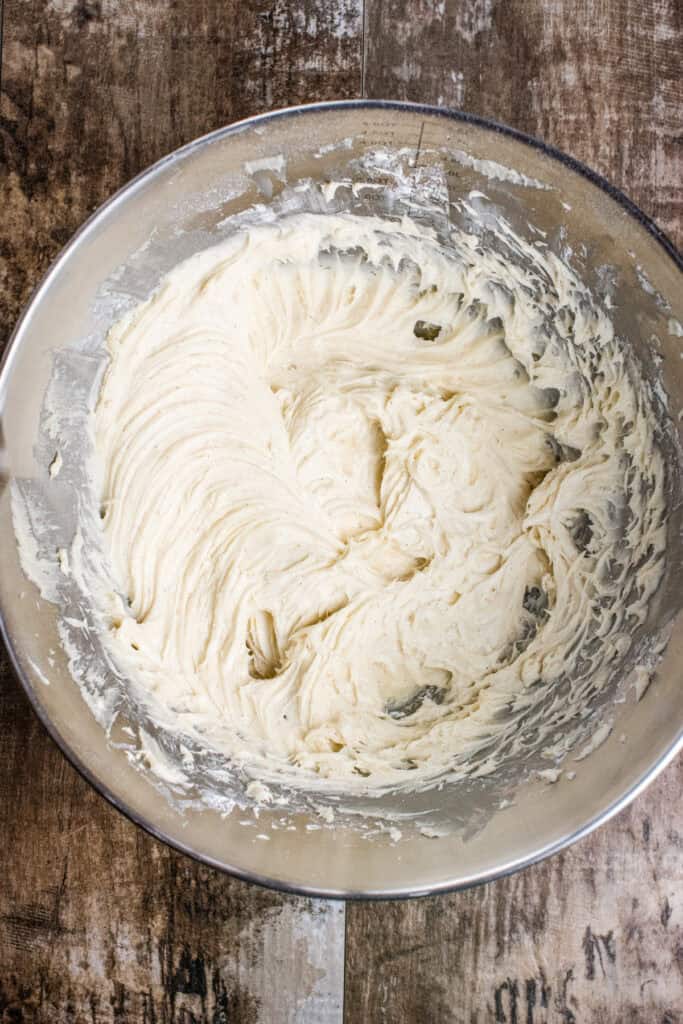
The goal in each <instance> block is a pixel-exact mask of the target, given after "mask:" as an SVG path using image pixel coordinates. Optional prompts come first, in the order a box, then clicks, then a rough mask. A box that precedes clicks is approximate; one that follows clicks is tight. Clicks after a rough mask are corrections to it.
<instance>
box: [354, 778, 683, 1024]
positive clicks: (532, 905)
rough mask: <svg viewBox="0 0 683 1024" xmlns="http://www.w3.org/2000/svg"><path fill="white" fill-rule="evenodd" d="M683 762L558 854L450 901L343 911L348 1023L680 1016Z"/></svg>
mask: <svg viewBox="0 0 683 1024" xmlns="http://www.w3.org/2000/svg"><path fill="white" fill-rule="evenodd" d="M682 784H683V761H681V760H680V759H679V761H678V762H677V763H676V764H675V765H673V766H671V767H670V768H669V769H668V771H666V772H665V773H664V774H663V776H662V777H661V778H660V779H659V780H658V781H657V782H655V783H654V784H653V785H652V786H651V787H650V789H649V790H648V793H647V795H645V796H643V797H642V798H641V799H639V800H638V801H636V803H635V804H634V805H633V806H632V807H631V808H629V809H628V810H627V811H626V812H625V813H623V814H621V815H620V816H619V817H618V818H617V820H616V821H614V822H612V823H610V824H609V825H606V826H605V827H604V828H602V829H600V830H598V832H597V833H595V834H594V835H593V836H591V837H589V838H588V839H586V840H584V841H583V842H581V843H579V844H577V845H576V846H574V847H573V848H571V849H570V850H568V851H567V852H566V853H564V854H560V855H559V856H556V857H553V858H551V859H550V860H548V861H545V862H544V863H542V864H539V865H536V866H535V867H532V868H528V869H527V870H526V871H523V872H520V873H518V874H516V875H513V876H512V877H511V878H508V879H504V880H502V881H499V882H495V883H493V884H491V885H486V886H482V887H481V888H478V889H471V890H469V891H467V892H463V893H459V894H455V895H452V896H441V897H430V898H429V899H425V900H415V901H411V902H409V903H402V904H399V903H393V904H363V905H350V906H349V907H348V910H347V965H346V1004H345V1005H346V1019H347V1020H349V1021H356V1020H358V1021H361V1020H362V1021H364V1022H367V1024H375V1022H380V1021H402V1022H406V1024H408V1022H411V1024H412V1022H413V1021H415V1022H418V1021H419V1022H422V1021H439V1022H442V1024H450V1022H453V1024H456V1022H457V1024H464V1022H466V1024H488V1022H495V1024H506V1022H507V1024H561V1022H564V1024H592V1022H593V1021H596V1022H597V1021H599V1022H601V1024H610V1022H614V1024H627V1022H633V1024H636V1022H637V1024H645V1022H647V1024H655V1022H656V1024H680V1022H681V1021H683V867H682V860H683V818H682V817H681V815H680V813H675V812H674V813H672V809H673V808H675V807H676V805H677V804H678V803H679V794H680V790H681V785H682Z"/></svg>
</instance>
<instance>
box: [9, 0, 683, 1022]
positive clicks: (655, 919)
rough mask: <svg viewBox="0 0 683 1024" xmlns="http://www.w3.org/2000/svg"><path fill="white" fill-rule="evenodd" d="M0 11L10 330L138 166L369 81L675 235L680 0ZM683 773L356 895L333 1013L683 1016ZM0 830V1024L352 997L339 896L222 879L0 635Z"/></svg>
mask: <svg viewBox="0 0 683 1024" xmlns="http://www.w3.org/2000/svg"><path fill="white" fill-rule="evenodd" d="M0 2H1V0H0ZM4 7H5V11H4V26H5V37H4V45H3V49H2V95H1V97H0V143H1V145H2V151H1V155H0V191H1V201H2V217H0V339H1V338H2V337H6V335H7V334H8V332H9V330H10V329H11V325H12V323H13V321H14V319H15V318H16V316H17V314H18V311H19V310H20V308H21V306H22V305H23V303H24V302H25V300H26V298H27V296H28V294H29V292H30V289H31V288H32V287H33V285H34V284H35V283H36V281H37V279H38V277H39V276H40V274H41V273H42V272H43V270H44V269H45V268H46V267H47V265H48V263H49V262H50V260H51V259H52V257H53V256H54V255H55V253H56V252H57V251H58V250H59V248H60V247H61V245H62V244H63V243H64V242H65V241H66V240H67V239H68V237H69V236H70V235H71V233H72V232H73V231H74V230H75V229H76V228H77V227H78V225H79V224H80V223H81V222H82V220H83V219H84V218H85V217H86V216H87V215H88V213H90V212H91V211H92V210H93V209H94V208H95V207H96V206H97V205H98V204H99V203H100V202H101V201H102V200H103V199H105V198H106V197H107V196H108V195H109V194H110V193H111V192H112V191H113V190H114V189H115V188H117V187H119V185H121V184H122V183H123V182H124V181H125V180H127V179H128V178H129V177H130V176H132V175H133V174H135V173H136V172H137V171H138V170H140V169H141V168H142V167H144V166H146V165H147V164H148V163H150V162H151V161H153V160H154V159H156V158H158V157H159V156H161V155H163V154H164V153H166V152H168V151H169V150H171V149H173V148H174V147H176V146H178V145H180V144H181V143H183V142H185V141H188V140H189V139H191V138H193V137H196V136H197V135H200V134H202V133H203V132H206V131H208V130H211V129H212V128H215V127H218V126H219V125H221V124H224V123H226V122H228V121H231V120H234V119H235V118H238V117H242V116H246V115H248V114H251V113H254V112H257V111H259V110H263V109H266V108H269V107H277V106H284V105H287V104H289V103H296V102H303V101H309V100H310V101H312V100H316V99H329V98H335V97H344V96H354V95H357V94H359V91H360V90H361V88H363V89H364V90H365V94H367V95H369V96H387V97H396V98H409V99H414V100H424V101H429V102H435V103H446V104H451V105H454V106H458V107H463V108H465V109H469V110H472V111H475V112H478V113H482V114H485V115H487V116H489V117H493V118H495V119H498V120H502V121H506V122H508V123H510V124H513V125H515V126H516V127H518V128H521V129H523V130H525V131H528V132H530V133H532V134H536V135H540V136H542V137H544V138H545V139H547V140H548V141H550V142H553V143H555V144H556V145H558V146H560V147H561V148H564V149H566V150H567V151H569V152H571V153H573V154H574V155H575V156H577V157H579V158H580V159H583V160H585V161H586V162H587V163H589V164H591V165H592V166H594V167H595V168H596V169H597V170H599V171H601V172H602V173H604V174H606V175H607V176H608V177H610V178H611V179H612V180H613V181H614V182H615V183H616V184H618V185H620V186H621V187H622V188H624V190H625V191H626V192H627V193H628V194H630V195H631V196H632V197H633V198H634V199H635V200H636V201H637V202H639V203H640V204H641V205H642V206H643V208H644V209H645V210H646V211H647V212H648V213H650V214H652V215H653V216H655V217H656V218H657V219H658V220H659V221H660V223H661V224H662V226H663V227H664V228H665V229H666V230H667V231H668V232H669V234H670V235H671V236H672V237H673V238H674V239H676V240H677V241H678V242H679V243H680V242H681V241H682V240H683V224H682V209H681V207H682V204H683V200H682V198H681V188H680V185H681V171H682V170H683V167H682V160H683V157H682V155H681V154H682V145H681V141H682V137H683V131H682V130H681V85H680V80H681V74H680V72H681V67H680V56H679V53H680V49H681V45H680V44H681V19H682V18H683V8H682V7H681V4H680V3H679V2H678V0H612V2H608V0H552V2H549V0H545V2H544V0H366V2H365V4H364V5H363V4H362V2H361V0H296V2H284V0H270V2H264V0H175V2H168V3H165V2H159V0H5V4H4ZM0 343H1V341H0ZM682 782H683V766H682V765H681V763H680V762H679V764H678V765H674V766H672V767H670V768H669V769H668V770H667V772H666V773H665V774H664V775H663V777H662V778H661V779H660V780H659V781H658V782H657V783H655V784H654V785H653V786H652V787H651V788H650V789H649V790H648V791H647V793H646V794H644V795H643V796H642V797H641V798H640V799H639V800H638V801H637V802H636V804H635V805H634V806H633V807H632V808H631V809H630V810H628V811H627V812H625V813H624V814H623V815H621V816H620V817H619V818H618V819H617V820H616V821H614V822H612V823H611V824H609V825H607V826H606V827H605V828H603V829H601V830H600V831H599V832H598V833H597V834H596V835H595V836H593V837H591V838H589V839H587V840H585V841H584V842H582V843H581V844H579V845H578V846H576V847H574V848H573V849H572V850H570V851H568V852H567V853H566V854H564V855H562V856H560V857H556V858H554V859H553V860H551V861H549V862H547V863H545V864H543V865H540V866H538V867H535V868H532V869H530V870H529V871H526V872H524V873H522V874H520V875H517V876H515V877H513V878H511V879H508V880H505V881H502V882H499V883H496V884H494V885H490V886H487V887H484V888H481V889H477V890H473V891H471V892H467V893H463V894H460V895H455V896H450V897H446V898H437V899H429V900H423V901H419V902H413V903H404V904H382V905H379V904H368V905H353V906H349V908H348V910H347V957H346V986H345V998H346V1005H345V1013H344V1017H345V1019H346V1020H348V1021H350V1022H352V1024H356V1022H362V1024H366V1022H368V1024H374V1022H375V1021H378V1022H383V1021H387V1022H392V1024H393V1022H395V1021H401V1022H406V1024H412V1022H420V1024H422V1022H429V1024H431V1022H432V1021H434V1022H440V1021H445V1022H458V1024H460V1022H461V1021H462V1022H466V1024H484V1022H486V1024H488V1022H493V1024H504V1022H509V1024H550V1022H552V1024H555V1022H565V1024H584V1022H590V1024H592V1022H594V1021H600V1022H619V1024H621V1022H631V1021H633V1022H636V1021H637V1022H639V1024H640V1022H642V1024H679V1022H683V1015H682V1012H683V1011H682V1007H683V871H682V866H681V865H682V854H683V846H682V836H683V815H682V812H681V810H680V809H679V803H680V802H679V793H680V791H681V783H682ZM0 836H1V837H2V839H1V842H0V871H1V872H2V875H1V876H0V877H1V878H2V881H1V882H0V954H1V956H0V1021H1V1022H2V1024H6V1022H10V1021H11V1022H13V1024H16V1022H22V1024H34V1022H35V1024H42V1022H46V1024H53V1022H55V1024H62V1022H67V1021H68V1022H75V1024H81V1022H83V1024H85V1022H88V1024H114V1022H116V1024H128V1022H131V1024H133V1022H137V1021H141V1022H146V1024H147V1022H148V1024H171V1022H173V1024H191V1022H199V1021H201V1022H205V1021H206V1022H211V1024H226V1022H228V1021H229V1022H231V1024H233V1022H239V1024H241V1022H246V1024H252V1022H255V1021H259V1022H268V1024H270V1022H275V1024H279V1022H280V1021H283V1022H284V1021H297V1022H302V1024H307V1022H309V1021H310V1022H313V1021H315V1022H316V1024H318V1022H320V1024H328V1022H330V1024H331V1022H332V1021H337V1020H339V1019H340V1017H341V995H342V992H341V990H342V971H343V951H342V941H343V927H344V910H343V907H341V906H340V905H331V904H324V903H323V904H318V905H316V904H313V903H311V902H310V901H302V900H297V899H294V898H290V897H284V896H280V895H278V894H274V893H269V892H266V891H264V890H260V889H257V888H254V887H249V886H246V885H244V884H242V883H239V882H236V881H232V880H230V879H226V878H224V877H222V876H220V875H218V874H216V873H215V872H213V871H211V870H209V869H207V868H203V867H201V866H199V865H197V864H194V863H193V862H192V861H189V860H188V859H186V858H184V857H182V856H180V855H177V854H174V853H172V852H171V851H169V850H167V849H166V848H165V847H163V846H161V845H160V844H158V843H156V842H155V841H153V840H152V839H150V838H149V837H148V836H146V835H145V834H143V833H142V832H141V831H140V830H138V829H136V828H135V827H134V826H132V825H130V824H129V823H128V822H127V821H125V819H123V818H122V817H120V816H119V815H118V814H116V813H115V812H114V811H113V810H111V809H110V808H109V807H108V805H106V804H105V803H104V801H103V800H102V799H101V798H100V797H99V796H97V795H96V794H95V793H94V792H93V791H92V790H91V789H90V788H89V787H88V786H87V785H86V784H85V783H83V782H82V781H81V780H80V778H79V777H78V776H77V775H76V774H75V772H74V771H73V770H72V769H71V768H70V766H69V765H68V764H67V763H66V762H65V761H64V759H63V758H62V757H61V755H60V754H59V753H58V752H57V751H56V749H55V748H53V746H52V745H51V743H50V742H49V741H48V740H47V738H46V736H45V735H44V733H43V731H42V729H41V728H40V727H39V725H38V724H37V722H36V721H35V719H34V718H33V716H32V713H31V712H30V710H29V708H28V705H27V704H26V701H25V699H24V698H23V695H22V694H21V693H20V691H19V689H18V687H17V685H16V684H15V683H14V681H13V680H12V679H11V677H10V675H9V672H8V668H7V665H6V662H5V661H3V660H2V658H1V657H0Z"/></svg>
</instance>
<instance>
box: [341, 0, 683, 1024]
mask: <svg viewBox="0 0 683 1024" xmlns="http://www.w3.org/2000/svg"><path fill="white" fill-rule="evenodd" d="M682 28H683V7H681V5H680V3H677V2H676V0H623V2H620V3H613V4H605V3H602V2H599V0H553V2H552V3H548V2H547V0H445V2H440V3H438V4H436V3H432V2H431V0H381V2H380V0H368V2H367V5H366V16H365V56H366V60H365V72H364V87H365V93H366V95H368V96H395V97H397V98H399V99H411V100H417V101H423V102H431V103H438V104H446V105H452V106H456V107H461V108H464V109H466V110H470V111H473V112H475V113H479V114H484V115H486V116H488V117H491V118H494V119H496V120H499V121H505V122H507V123H508V124H511V125H513V126H514V127H517V128H519V129H521V130H523V131H526V132H529V133H530V134H532V135H537V136H540V137H542V138H544V139H545V140H546V141H548V142H551V143H554V144H555V145H557V146H559V147H560V148H562V149H564V150H566V151H567V152H569V153H571V154H573V155H574V156H576V157H578V158H579V159H582V160H584V161H585V162H586V163H588V164H590V165H592V166H593V167H595V168H596V169H597V170H598V171H600V172H602V173H603V174H605V175H606V176H607V177H608V178H610V179H611V180H612V181H614V182H615V184H617V185H619V186H620V187H621V188H623V189H624V191H626V193H627V194H629V195H630V196H631V197H632V198H633V199H635V200H636V201H637V202H638V203H639V204H641V205H642V207H643V208H644V209H645V210H646V212H648V213H649V214H651V215H652V216H654V217H655V218H657V219H658V221H659V222H660V223H661V224H662V226H663V227H664V228H665V230H666V231H667V232H668V233H669V234H670V235H671V237H672V238H673V239H674V240H675V241H677V242H678V243H679V244H680V243H681V241H683V191H682V190H681V182H682V181H683V136H682V134H681V113H682V109H683V89H682V87H681V72H682V70H683V68H682V64H681V44H682V42H683V36H682V34H681V31H682ZM682 783H683V763H681V761H680V760H679V762H678V763H677V764H674V765H672V766H670V767H669V768H668V769H667V770H666V772H665V773H664V774H663V776H662V777H661V778H660V779H659V780H658V781H657V782H656V783H655V784H653V786H651V787H650V788H649V789H648V790H647V791H646V793H645V794H643V795H642V796H641V797H640V798H639V799H638V800H637V801H636V802H635V804H634V805H633V806H632V807H631V808H629V809H628V810H627V811H626V812H624V813H622V814H621V815H620V816H619V817H618V818H617V819H616V820H614V821H612V822H610V823H609V824H608V825H606V826H604V827H603V828H602V829H600V830H599V831H598V832H597V833H595V834H594V835H593V836H591V837H589V838H588V839H585V840H584V841H583V842H581V843H579V844H578V845H577V846H575V847H574V848H572V849H571V850H569V851H568V852H566V853H565V854H563V855H560V856H558V857H555V858H553V859H551V860H550V861H547V862H545V863H543V864H541V865H538V866H536V867H533V868H530V869H528V870H527V871H525V872H523V873H521V874H519V875H515V876H513V877H512V878H509V879H505V880H503V881H500V882H497V883H495V884H492V885H488V886H485V887H483V888H480V889H475V890H471V891H469V892H466V893H461V894H457V895H453V896H448V897H445V898H431V899H428V900H424V901H419V902H412V903H403V904H391V905H389V904H366V905H351V906H349V908H348V910H347V953H346V992H345V994H346V1002H345V1008H346V1019H347V1020H349V1021H357V1020H358V1021H361V1020H362V1021H367V1022H372V1024H375V1022H393V1021H410V1022H413V1021H415V1022H418V1021H420V1022H421V1021H439V1022H444V1024H489V1022H491V1024H593V1022H598V1021H599V1022H600V1024H627V1022H633V1024H636V1022H637V1024H678V1022H681V1021H683V810H682V809H681V803H680V799H679V795H680V792H681V785H682Z"/></svg>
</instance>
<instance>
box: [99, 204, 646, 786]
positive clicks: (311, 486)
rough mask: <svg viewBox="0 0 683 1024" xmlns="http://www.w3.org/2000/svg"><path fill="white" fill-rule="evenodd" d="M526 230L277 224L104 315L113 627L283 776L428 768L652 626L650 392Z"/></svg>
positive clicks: (382, 776)
mask: <svg viewBox="0 0 683 1024" xmlns="http://www.w3.org/2000/svg"><path fill="white" fill-rule="evenodd" d="M516 246H517V247H516V250H515V252H516V258H514V259H513V258H506V257H505V255H503V254H502V252H501V251H495V250H493V249H492V250H491V251H490V252H487V251H485V250H484V248H483V247H482V245H481V241H480V239H478V238H476V237H474V236H470V235H467V234H465V233H463V232H459V231H457V230H455V229H454V230H453V234H452V237H451V238H450V239H449V241H448V244H447V245H446V244H444V243H443V242H442V241H441V240H439V239H438V238H437V237H436V235H435V234H434V233H433V232H431V231H430V230H429V229H427V228H424V227H422V226H419V225H418V224H417V223H415V222H413V221H411V220H409V219H407V218H404V219H403V220H401V221H389V220H383V219H378V218H372V217H358V216H352V215H345V214H337V215H332V214H329V215H322V214H297V215H295V216H291V217H282V218H280V219H279V220H276V221H275V222H273V223H270V224H265V225H259V226H255V227H251V228H245V229H242V230H240V231H238V232H237V233H235V234H234V235H233V236H232V237H231V238H230V239H229V240H228V241H226V242H224V243H222V244H221V245H219V246H217V247H215V248H212V249H209V250H206V251H204V252H201V253H199V254H198V255H196V256H194V257H192V258H191V259H189V260H188V261H187V262H185V263H183V264H182V265H180V266H178V267H177V268H176V269H175V270H174V271H173V272H172V273H171V274H170V275H169V276H168V277H167V278H166V279H165V280H164V282H163V283H162V285H161V286H160V287H159V289H158V290H157V291H156V293H155V294H154V295H153V296H152V298H151V299H150V300H149V301H148V302H146V303H145V304H143V305H142V306H140V307H139V308H137V309H136V310H135V311H133V313H131V314H129V315H128V316H127V317H126V318H125V319H124V320H123V321H122V322H120V323H119V324H118V325H116V326H115V327H114V328H113V330H112V331H111V333H110V336H109V342H108V345H109V352H110V356H111V362H110V365H109V367H108V370H107V372H106V375H105V378H104V381H103V384H102V389H101V392H100V397H99V402H98V405H97V409H96V413H95V433H96V447H97V459H98V479H99V487H100V492H101V509H102V512H101V514H102V516H103V521H102V526H103V530H104V536H105V544H106V549H107V551H108V553H109V556H110V558H111V562H112V566H113V573H114V578H115V580H116V583H117V586H118V588H119V589H120V593H121V595H122V597H123V600H122V601H121V602H120V608H119V609H118V610H117V612H116V613H115V614H114V615H113V616H112V618H111V629H110V632H109V639H108V642H109V646H110V649H111V651H112V653H113V655H114V657H115V659H116V661H117V663H118V664H120V665H121V666H123V667H124V668H125V671H126V672H127V673H128V674H129V675H130V677H131V678H132V680H134V681H135V683H136V684H138V685H139V687H140V688H141V689H142V691H143V692H145V693H147V694H150V695H152V696H153V698H154V699H155V700H156V701H158V702H160V703H161V704H162V705H163V706H164V708H166V709H170V710H171V711H172V712H174V713H177V714H178V716H179V721H180V720H182V722H183V723H185V724H187V723H191V724H192V726H193V727H194V728H196V729H198V730H199V731H200V732H201V733H202V734H203V735H205V736H206V738H207V742H208V743H214V744H215V745H216V746H217V747H218V748H219V749H221V750H222V751H224V752H226V753H227V754H228V755H230V756H234V757H236V758H238V759H239V760H240V761H241V762H248V763H249V762H251V763H253V764H254V765H255V766H258V765H259V764H260V765H262V766H266V767H269V768H270V769H272V770H276V771H278V772H281V773H282V776H283V777H284V778H286V779H287V781H289V782H291V783H293V784H295V785H296V783H297V779H301V780H304V781H302V783H301V784H302V785H304V784H308V783H309V782H310V779H311V777H318V778H320V779H322V780H329V782H330V783H331V784H334V785H338V786H341V787H342V788H344V789H350V788H353V787H354V786H360V785H362V786H365V787H366V788H368V787H369V788H372V787H374V786H385V785H402V784H405V785H408V784H410V785H411V786H414V785H415V784H416V783H423V782H425V781H429V780H433V779H436V778H438V777H439V776H440V775H442V774H443V773H444V772H445V771H447V770H449V769H451V768H453V766H454V765H455V764H456V763H457V762H458V761H459V760H460V761H461V762H464V761H465V760H466V759H467V757H468V756H469V754H470V753H471V752H472V751H474V750H476V749H477V748H478V747H480V746H481V744H482V743H483V742H490V741H491V738H492V737H493V738H495V736H496V733H497V731H498V730H503V729H504V728H505V727H506V722H508V723H509V715H508V713H509V712H510V710H511V709H513V708H514V707H515V706H524V705H529V704H530V703H533V699H534V697H533V695H534V694H535V693H538V692H542V691H543V690H544V688H545V687H548V686H551V685H552V684H553V682H554V681H555V680H557V679H559V678H561V677H569V678H570V679H571V677H572V675H573V674H577V675H581V676H582V677H585V676H586V673H591V674H592V675H593V677H594V678H595V679H598V678H599V677H600V673H607V672H608V671H609V665H610V663H611V662H612V661H613V660H614V659H617V658H619V657H622V656H623V654H624V652H625V651H626V650H628V648H629V644H630V642H631V638H632V636H633V632H634V630H635V629H636V628H637V626H638V625H639V624H641V623H642V622H643V621H644V620H645V617H646V613H647V606H648V602H649V600H650V597H651V595H652V593H653V592H654V590H655V589H656V587H657V585H658V582H659V579H660V575H661V556H662V553H663V550H664V544H665V508H664V490H663V482H664V467H663V462H662V458H661V455H660V452H659V449H658V447H657V444H656V440H655V434H654V430H655V428H654V419H653V416H652V412H651V409H650V406H649V402H648V398H647V393H646V389H645V386H644V384H643V383H642V381H641V380H640V377H639V375H638V373H637V371H636V368H635V366H634V365H633V364H632V362H631V361H630V359H629V357H628V356H627V354H626V353H625V351H624V349H623V348H622V346H621V345H620V344H619V343H618V342H617V340H616V339H615V337H614V334H613V328H612V325H611V322H610V320H609V318H608V316H607V315H606V314H605V312H604V311H603V310H602V309H600V308H599V307H598V306H596V304H595V302H594V301H593V300H592V298H591V296H590V295H589V294H588V293H587V291H586V289H585V288H584V287H583V286H582V284H581V282H580V281H579V280H578V279H577V277H576V276H575V275H574V273H573V272H572V271H571V270H570V269H569V268H568V267H567V266H566V265H565V264H564V263H563V262H561V261H560V260H559V259H557V258H556V257H555V256H553V255H552V254H550V253H545V254H544V253H543V252H542V250H540V249H536V248H534V249H532V248H531V247H530V246H527V247H526V248H525V247H524V246H523V244H522V243H516ZM506 716H507V717H506Z"/></svg>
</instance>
